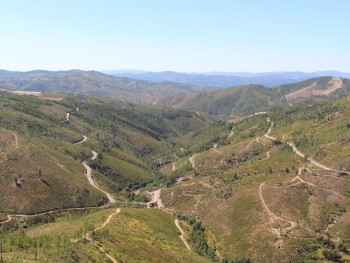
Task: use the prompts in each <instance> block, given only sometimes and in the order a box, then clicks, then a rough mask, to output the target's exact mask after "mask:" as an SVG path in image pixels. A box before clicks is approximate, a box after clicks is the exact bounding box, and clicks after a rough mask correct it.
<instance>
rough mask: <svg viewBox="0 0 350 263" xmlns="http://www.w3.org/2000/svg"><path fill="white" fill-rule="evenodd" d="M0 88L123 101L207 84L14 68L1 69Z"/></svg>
mask: <svg viewBox="0 0 350 263" xmlns="http://www.w3.org/2000/svg"><path fill="white" fill-rule="evenodd" d="M0 89H6V90H12V91H14V90H20V91H39V92H55V93H74V94H84V95H92V96H102V97H115V98H119V99H122V100H125V101H131V102H138V101H147V100H150V101H154V100H155V99H156V98H158V97H164V96H175V95H181V94H186V93H193V92H198V91H204V90H207V89H208V88H205V87H199V86H195V85H192V84H182V83H180V84H179V83H170V82H150V81H146V80H138V79H130V78H126V77H117V76H111V75H106V74H103V73H101V72H98V71H82V70H69V71H44V70H35V71H29V72H14V71H6V70H0Z"/></svg>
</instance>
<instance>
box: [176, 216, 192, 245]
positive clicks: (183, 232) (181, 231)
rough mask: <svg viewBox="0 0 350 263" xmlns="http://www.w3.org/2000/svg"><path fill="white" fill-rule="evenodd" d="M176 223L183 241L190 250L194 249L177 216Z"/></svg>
mask: <svg viewBox="0 0 350 263" xmlns="http://www.w3.org/2000/svg"><path fill="white" fill-rule="evenodd" d="M175 225H176V227H177V229H179V231H180V233H181V235H180V238H181V240H182V242H183V243H184V244H185V246H186V248H187V249H188V250H189V251H192V252H193V250H192V248H191V246H190V244H188V242H187V240H186V234H185V231H184V230H183V229H182V227H181V225H180V222H179V220H178V219H177V218H176V219H175Z"/></svg>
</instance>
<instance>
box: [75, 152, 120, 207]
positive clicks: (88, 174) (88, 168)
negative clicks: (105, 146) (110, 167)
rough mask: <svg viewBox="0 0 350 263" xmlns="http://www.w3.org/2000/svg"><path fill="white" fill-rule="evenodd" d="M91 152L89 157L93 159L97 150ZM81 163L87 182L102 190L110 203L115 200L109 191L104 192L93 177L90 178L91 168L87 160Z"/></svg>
mask: <svg viewBox="0 0 350 263" xmlns="http://www.w3.org/2000/svg"><path fill="white" fill-rule="evenodd" d="M91 153H92V155H93V156H92V158H91V160H95V159H96V157H97V152H94V151H91ZM82 164H83V165H84V167H85V175H86V177H87V179H88V181H89V183H90V184H91V185H92V186H93V187H95V188H96V189H98V190H100V191H101V192H103V193H104V194H105V195H106V196H107V198H108V201H109V202H110V203H115V202H116V201H115V199H114V198H113V196H112V195H111V194H110V193H108V192H106V191H105V190H103V189H101V188H100V187H98V186H97V185H96V184H95V181H94V179H93V178H92V168H91V167H90V166H89V165H87V162H86V161H84V162H83V163H82Z"/></svg>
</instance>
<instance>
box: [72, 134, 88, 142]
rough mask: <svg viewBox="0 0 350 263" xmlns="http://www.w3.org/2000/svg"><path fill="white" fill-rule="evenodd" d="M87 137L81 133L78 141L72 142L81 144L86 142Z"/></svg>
mask: <svg viewBox="0 0 350 263" xmlns="http://www.w3.org/2000/svg"><path fill="white" fill-rule="evenodd" d="M87 139H88V138H87V137H86V136H85V135H83V139H81V140H80V141H79V142H76V143H74V144H82V143H84V142H86V141H87Z"/></svg>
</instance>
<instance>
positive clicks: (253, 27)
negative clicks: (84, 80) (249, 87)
mask: <svg viewBox="0 0 350 263" xmlns="http://www.w3.org/2000/svg"><path fill="white" fill-rule="evenodd" d="M349 10H350V1H348V0H332V1H329V0H284V1H281V0H264V1H262V0H240V1H238V0H99V1H95V0H85V1H81V0H69V1H67V0H55V1H54V0H45V1H43V0H22V1H20V0H0V11H1V13H0V14H1V15H0V68H1V69H6V70H19V71H27V70H34V69H46V70H68V69H83V70H120V69H138V70H148V71H168V70H172V71H180V72H211V71H223V72H237V71H246V72H269V71H306V72H311V71H320V70H339V71H344V72H350V44H349V43H350V32H349V28H350V15H349Z"/></svg>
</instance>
